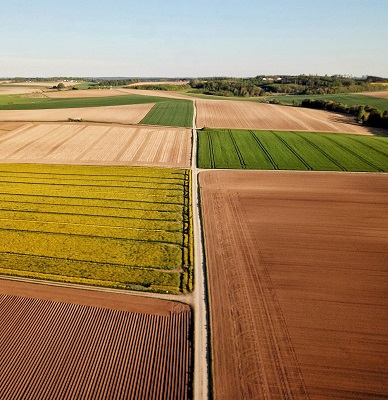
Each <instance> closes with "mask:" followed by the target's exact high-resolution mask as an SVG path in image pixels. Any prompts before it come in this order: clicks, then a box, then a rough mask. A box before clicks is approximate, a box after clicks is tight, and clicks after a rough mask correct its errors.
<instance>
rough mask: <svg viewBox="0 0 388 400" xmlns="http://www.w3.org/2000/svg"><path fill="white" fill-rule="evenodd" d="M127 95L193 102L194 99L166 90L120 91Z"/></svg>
mask: <svg viewBox="0 0 388 400" xmlns="http://www.w3.org/2000/svg"><path fill="white" fill-rule="evenodd" d="M120 91H122V92H124V93H125V94H140V95H142V96H155V97H167V98H170V99H185V100H193V98H192V97H190V96H187V95H185V94H183V93H178V92H169V91H166V90H141V89H120Z"/></svg>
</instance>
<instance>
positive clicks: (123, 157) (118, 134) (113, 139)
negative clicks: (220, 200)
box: [0, 123, 191, 168]
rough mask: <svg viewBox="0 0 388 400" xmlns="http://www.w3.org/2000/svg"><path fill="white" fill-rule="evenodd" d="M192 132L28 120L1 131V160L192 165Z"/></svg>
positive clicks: (172, 129) (178, 129) (186, 130)
mask: <svg viewBox="0 0 388 400" xmlns="http://www.w3.org/2000/svg"><path fill="white" fill-rule="evenodd" d="M190 154H191V132H190V130H189V129H182V128H143V127H142V128H138V127H121V126H109V125H88V124H73V123H67V124H25V125H23V126H21V127H19V128H18V129H15V130H13V131H6V132H3V133H2V132H1V131H0V159H1V160H2V162H23V163H27V162H31V163H51V164H94V165H139V166H142V165H146V166H166V167H182V168H188V167H189V166H190Z"/></svg>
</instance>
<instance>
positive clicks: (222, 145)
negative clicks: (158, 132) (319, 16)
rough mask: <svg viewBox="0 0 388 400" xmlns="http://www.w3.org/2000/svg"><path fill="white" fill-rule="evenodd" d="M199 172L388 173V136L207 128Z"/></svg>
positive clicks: (202, 133) (200, 135)
mask: <svg viewBox="0 0 388 400" xmlns="http://www.w3.org/2000/svg"><path fill="white" fill-rule="evenodd" d="M198 138H199V153H198V165H199V167H200V168H237V169H240V168H242V169H281V170H313V171H370V172H376V171H380V172H381V171H384V172H388V140H387V138H386V137H375V136H362V135H342V134H341V135H339V134H335V133H316V132H296V131H292V132H286V131H252V130H230V129H229V130H222V129H204V130H202V131H199V132H198Z"/></svg>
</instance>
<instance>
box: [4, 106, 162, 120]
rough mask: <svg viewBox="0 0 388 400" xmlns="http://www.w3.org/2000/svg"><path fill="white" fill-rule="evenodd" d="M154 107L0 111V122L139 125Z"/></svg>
mask: <svg viewBox="0 0 388 400" xmlns="http://www.w3.org/2000/svg"><path fill="white" fill-rule="evenodd" d="M153 106H154V104H132V105H128V106H108V107H84V108H60V109H52V110H50V109H49V110H0V121H68V119H69V118H73V119H77V118H78V119H82V120H84V121H90V122H112V123H120V124H138V123H139V122H140V121H141V120H142V119H143V118H144V117H145V116H146V115H147V114H148V112H149V111H150V110H151V108H152V107H153Z"/></svg>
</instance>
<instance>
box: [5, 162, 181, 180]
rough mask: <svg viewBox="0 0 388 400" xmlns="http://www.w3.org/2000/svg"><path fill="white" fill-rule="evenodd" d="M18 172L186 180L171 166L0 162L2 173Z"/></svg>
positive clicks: (88, 176)
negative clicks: (147, 166) (102, 165)
mask: <svg viewBox="0 0 388 400" xmlns="http://www.w3.org/2000/svg"><path fill="white" fill-rule="evenodd" d="M5 172H7V173H9V174H17V175H19V176H25V175H26V174H27V175H29V176H30V177H31V178H35V177H37V176H42V177H44V176H46V177H53V178H56V179H67V178H76V179H82V180H100V179H101V180H107V179H108V180H119V179H124V180H129V181H134V180H138V179H140V178H145V179H146V180H147V181H148V180H154V181H155V182H165V179H167V180H171V181H172V182H174V181H176V180H177V179H178V180H179V181H180V182H183V180H184V175H185V174H184V171H183V170H180V169H170V168H145V167H131V168H128V167H123V166H104V167H101V166H97V165H89V166H86V165H82V166H81V165H50V166H49V167H48V166H47V165H44V164H18V165H15V164H0V174H2V173H5Z"/></svg>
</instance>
